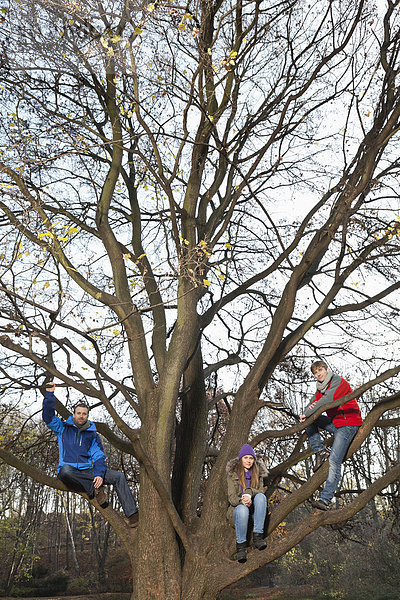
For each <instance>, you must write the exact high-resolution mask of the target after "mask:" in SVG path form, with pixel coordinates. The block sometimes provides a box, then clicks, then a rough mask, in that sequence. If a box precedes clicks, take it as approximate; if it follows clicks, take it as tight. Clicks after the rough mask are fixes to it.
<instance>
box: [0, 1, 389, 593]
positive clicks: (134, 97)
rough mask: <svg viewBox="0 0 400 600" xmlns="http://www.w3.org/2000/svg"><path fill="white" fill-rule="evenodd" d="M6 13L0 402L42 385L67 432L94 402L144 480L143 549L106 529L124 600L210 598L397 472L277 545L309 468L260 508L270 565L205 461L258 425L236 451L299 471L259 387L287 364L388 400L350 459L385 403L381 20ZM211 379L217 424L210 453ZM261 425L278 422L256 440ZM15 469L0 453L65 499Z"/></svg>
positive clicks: (166, 9)
mask: <svg viewBox="0 0 400 600" xmlns="http://www.w3.org/2000/svg"><path fill="white" fill-rule="evenodd" d="M2 13H3V17H2V18H3V25H5V26H6V29H5V33H4V35H3V38H2V40H3V48H4V51H3V57H2V62H1V86H2V102H3V107H4V109H5V111H6V113H7V118H6V119H4V121H3V123H2V132H1V135H2V140H3V144H4V149H3V151H2V155H1V162H0V170H1V173H2V184H1V194H2V197H1V200H0V209H1V210H2V213H3V218H2V221H1V224H2V246H3V250H2V255H1V256H2V258H1V260H2V262H1V274H0V289H1V292H2V298H1V315H2V320H1V327H2V330H3V332H2V335H1V337H0V344H1V346H2V348H3V356H2V359H1V360H2V363H1V373H2V377H3V386H4V389H5V390H7V402H13V399H15V402H17V400H19V398H20V396H19V395H18V392H19V391H21V390H22V391H23V392H24V394H23V396H24V397H26V396H27V395H28V392H29V391H31V390H37V388H38V387H39V386H41V385H42V384H43V383H44V381H46V380H47V379H48V378H56V379H57V381H58V382H62V386H65V390H63V389H62V388H61V389H60V387H59V388H58V394H59V401H58V403H57V410H58V411H59V413H60V414H61V415H62V416H66V415H67V414H68V409H67V408H66V407H68V405H69V402H70V400H73V399H74V398H75V397H76V395H82V394H84V395H85V396H86V397H87V398H88V399H89V400H91V402H92V403H93V404H94V405H95V406H102V407H103V408H104V410H105V411H107V413H108V415H109V417H110V418H111V419H112V420H113V421H114V423H115V424H116V426H117V427H118V429H119V433H118V434H115V433H114V432H113V431H112V429H111V428H110V427H109V426H107V425H106V424H100V425H99V430H100V432H101V433H102V434H103V435H105V437H106V438H107V439H108V440H109V441H110V442H112V443H113V444H114V445H115V446H116V447H117V448H118V449H119V450H121V451H123V452H126V453H128V454H131V455H133V456H135V457H136V459H137V460H138V461H139V463H140V466H141V472H140V514H141V517H140V524H139V528H138V532H137V535H136V534H135V533H132V532H131V531H128V530H127V527H126V526H125V524H124V522H123V520H122V518H121V517H120V516H119V515H118V514H117V513H116V512H115V511H113V509H112V508H111V507H110V508H108V509H106V510H104V511H103V514H104V517H105V518H106V519H108V520H109V522H110V523H111V525H112V526H113V527H114V528H115V530H116V531H117V532H118V534H119V536H120V538H121V540H122V541H123V543H124V544H125V547H126V549H127V551H128V552H129V554H130V556H131V559H132V565H133V567H134V572H135V577H134V598H135V599H137V600H142V599H144V598H150V597H152V598H154V597H156V598H159V599H160V600H161V599H164V598H168V600H174V599H175V598H185V599H186V600H188V599H193V600H194V599H200V598H201V599H202V600H211V599H213V598H215V596H216V594H217V592H218V591H219V590H221V589H222V588H223V587H225V586H226V585H228V584H229V583H232V582H233V581H236V580H238V579H240V578H241V577H243V576H244V575H245V574H246V573H249V572H251V571H252V570H254V569H256V568H257V567H258V566H260V565H262V564H266V563H268V562H270V561H273V560H275V559H276V558H277V557H279V556H281V555H283V554H284V553H285V552H287V551H288V550H289V549H290V548H292V547H293V546H295V545H296V544H297V543H298V542H299V541H300V540H301V539H303V538H304V537H305V536H307V535H308V534H309V533H310V532H311V531H313V530H314V529H316V528H318V527H319V526H320V525H322V524H329V523H331V524H332V523H339V522H342V521H343V520H345V519H348V518H350V517H351V516H352V515H354V514H355V513H356V512H358V511H359V510H360V509H361V508H362V507H363V506H365V505H366V504H367V502H368V501H369V500H370V499H371V498H372V497H374V495H376V494H377V493H378V492H380V491H381V490H382V489H384V488H386V487H387V486H388V485H390V484H392V483H393V482H394V481H395V480H396V479H397V478H398V476H399V469H400V467H399V465H398V463H397V464H395V465H394V466H392V465H389V464H388V465H386V466H387V467H388V469H387V470H386V472H385V473H384V474H383V475H381V476H379V477H378V478H377V479H371V482H370V484H368V487H367V488H366V489H365V490H364V491H363V492H362V493H360V494H359V495H358V496H357V497H356V498H355V499H354V500H353V501H352V502H351V503H349V504H346V505H344V506H343V507H342V508H341V509H340V510H338V511H333V512H330V513H327V514H321V513H313V514H309V515H307V516H306V517H305V518H304V519H302V520H301V521H300V522H298V523H296V524H295V525H294V526H293V527H292V528H290V529H289V530H288V531H287V532H286V533H285V535H275V536H274V535H273V532H274V531H278V528H279V524H280V523H281V522H282V521H283V520H284V519H285V518H286V516H287V515H289V514H290V512H291V511H292V510H293V509H294V508H295V507H296V506H297V505H299V504H300V503H302V502H303V501H304V500H306V499H307V498H308V497H310V495H311V494H312V493H313V492H314V491H315V490H316V489H317V487H318V486H319V485H320V484H321V483H322V482H323V479H324V477H325V476H326V469H327V468H326V466H325V467H323V468H322V469H320V470H319V471H318V472H317V473H316V474H315V475H313V476H312V477H311V478H310V479H308V480H304V479H303V480H298V481H297V482H295V487H294V489H289V490H288V492H290V493H287V494H286V496H285V497H284V498H282V501H281V502H279V504H278V505H277V506H276V508H275V509H274V511H273V513H272V515H271V520H270V528H269V530H270V533H271V534H272V535H271V537H270V542H269V544H268V548H267V550H266V551H265V552H263V553H257V555H256V554H254V553H253V554H252V556H251V557H250V559H249V560H248V562H247V563H246V565H244V566H243V565H239V564H237V563H235V562H232V561H231V560H230V551H229V550H230V548H232V542H233V534H232V533H231V534H228V535H227V533H228V531H229V530H228V526H227V524H226V523H225V512H226V502H227V501H226V483H225V465H226V463H227V460H228V459H229V458H231V457H232V456H234V455H236V453H237V450H238V447H239V446H240V445H241V443H243V442H244V441H246V439H247V438H248V437H249V434H250V431H251V428H252V425H253V423H254V422H255V421H256V420H257V421H258V422H259V421H260V419H261V418H262V419H263V423H264V428H265V429H266V430H265V431H264V432H263V433H258V435H257V437H256V438H254V442H255V443H256V442H257V443H261V442H263V441H265V440H275V447H277V446H278V445H279V444H280V441H281V439H282V438H288V444H289V448H290V455H289V458H288V459H286V460H285V461H284V462H283V463H282V462H281V463H280V464H275V465H273V470H272V472H271V478H270V483H271V485H272V486H273V485H278V484H279V482H280V481H281V480H282V477H283V476H284V475H285V473H287V471H288V469H290V468H292V467H293V466H294V465H296V464H298V463H299V462H300V461H302V460H304V459H305V458H307V456H309V455H310V451H309V450H302V449H301V445H302V442H299V443H298V442H297V439H298V434H299V433H300V431H302V430H303V429H304V425H303V424H301V425H300V424H296V414H295V413H294V412H293V411H292V410H291V406H290V402H291V399H292V396H293V394H294V393H295V392H294V390H295V388H296V382H291V381H290V380H287V381H286V383H285V385H283V386H279V385H278V388H279V389H277V388H276V386H275V384H276V377H277V374H278V373H279V371H278V367H279V365H280V364H282V361H285V360H288V358H289V357H293V356H296V355H301V356H303V357H304V358H309V357H311V356H312V357H315V356H316V355H317V354H318V355H323V356H325V357H328V358H330V357H334V356H335V355H336V354H338V353H340V355H341V356H342V357H343V359H346V361H347V362H348V364H349V370H350V372H351V374H354V373H355V366H354V364H355V358H356V357H359V358H360V359H361V360H363V361H365V362H366V364H368V365H370V366H369V376H368V379H369V381H367V382H363V383H362V385H361V386H360V387H359V388H358V392H357V395H358V396H360V395H361V394H362V393H363V392H365V391H367V390H368V389H371V388H372V387H373V386H379V384H381V383H382V382H384V381H388V380H389V381H391V383H390V386H391V387H390V393H389V394H387V395H385V393H384V389H383V388H382V387H381V388H379V387H375V393H376V398H377V401H376V403H375V405H374V406H373V407H371V410H370V412H369V414H368V417H367V419H366V420H365V423H364V426H363V428H362V429H361V430H360V432H359V434H358V435H357V437H356V438H355V440H354V442H353V444H352V446H351V448H350V451H349V454H350V455H351V454H352V453H353V452H354V451H355V450H356V449H357V448H359V447H360V445H361V443H362V442H363V441H364V440H365V439H366V438H367V437H368V435H369V433H370V432H371V430H372V428H373V427H374V425H375V424H376V423H377V421H378V420H379V418H380V417H381V416H382V415H383V414H384V413H386V412H387V411H391V410H394V409H397V408H398V406H399V402H400V394H399V391H398V388H397V387H396V380H391V378H393V377H394V376H395V375H397V373H398V372H399V370H400V366H399V365H398V364H397V363H396V362H395V358H396V350H397V347H396V344H397V343H398V342H397V340H398V298H399V296H398V289H399V286H400V283H399V278H398V266H399V243H398V234H399V231H400V228H399V220H398V217H399V215H398V179H397V178H398V173H399V162H398V152H396V143H398V142H397V138H398V131H399V116H400V98H399V84H398V67H399V58H398V56H399V54H398V53H399V44H400V35H399V28H398V2H392V1H391V0H388V1H387V3H386V5H385V9H384V10H382V9H379V10H376V11H374V10H373V9H372V8H371V7H370V6H369V3H368V4H367V3H365V2H364V1H359V2H356V3H355V2H353V1H350V0H349V1H344V2H343V1H341V2H335V1H333V2H332V1H326V2H325V1H322V2H319V3H317V4H316V5H315V6H313V5H308V4H305V3H304V2H300V1H297V0H285V1H283V2H281V3H277V4H275V3H273V2H270V1H269V0H268V1H265V2H260V1H258V0H256V1H254V2H249V3H243V2H241V1H239V2H231V1H230V0H218V1H216V2H213V1H211V0H201V2H199V3H197V4H194V3H190V2H189V4H187V5H185V6H183V5H179V4H178V3H175V2H166V3H164V2H154V3H152V4H147V5H145V4H143V5H142V4H140V3H135V2H130V1H129V0H124V2H116V1H115V0H109V1H108V2H104V3H102V2H91V1H81V2H64V1H61V0H60V1H57V0H47V1H44V0H43V1H40V0H38V1H34V0H32V1H28V2H26V3H24V4H23V5H22V4H19V3H15V4H11V3H10V4H4V6H3V9H2ZM332 360H333V358H332ZM350 361H351V362H350ZM235 365H236V366H235ZM351 367H352V368H351ZM210 383H211V384H212V385H214V387H215V388H216V389H217V387H219V388H221V389H222V390H223V396H224V397H225V399H226V403H225V406H226V409H227V411H228V413H229V418H227V419H226V420H227V424H226V429H225V431H224V432H222V433H221V438H220V439H219V440H218V444H217V446H216V447H211V448H210V447H209V444H208V433H209V418H208V413H209V410H210V411H217V410H218V408H217V407H218V404H217V403H216V402H214V401H210V400H209V397H208V395H207V389H208V388H209V386H210ZM278 383H279V382H278ZM300 383H301V382H300ZM211 387H212V386H211ZM270 389H272V390H275V392H274V393H277V392H278V393H279V394H280V399H279V401H278V402H277V401H275V400H271V399H270V396H269V390H270ZM287 389H291V390H292V392H291V396H290V397H289V398H288V401H287V400H286V398H287V396H288V393H287ZM63 392H64V393H63ZM31 393H32V392H31ZM349 399H350V398H349ZM17 405H18V402H17ZM282 405H283V406H282ZM277 409H284V411H286V412H285V414H286V415H287V416H288V418H289V423H288V425H289V427H287V428H285V429H278V430H271V429H270V423H272V422H273V420H274V418H275V416H274V412H273V411H276V410H277ZM317 414H318V413H317ZM270 417H271V418H270ZM306 424H308V423H306ZM392 424H397V422H395V423H392ZM270 443H271V444H272V442H270ZM290 444H291V447H290ZM15 452H16V445H15V444H14V445H13V447H12V448H8V449H7V448H4V449H2V450H1V453H0V456H1V457H2V458H3V460H5V461H6V462H9V463H10V464H11V465H13V466H14V467H16V468H18V469H20V470H23V471H25V472H26V473H28V474H30V475H31V476H32V477H33V478H35V479H37V480H38V481H40V482H41V483H44V484H47V485H51V486H54V487H60V488H62V486H61V485H60V483H59V482H58V481H57V480H56V479H54V478H52V477H50V475H47V474H44V473H42V472H41V471H39V470H38V469H36V468H35V466H34V465H32V464H28V463H27V462H26V461H24V458H23V456H22V457H21V456H19V457H18V456H16V454H15ZM210 455H213V456H214V459H213V462H210V461H209V459H208V456H210ZM278 455H279V454H276V456H278ZM211 467H212V468H211ZM171 474H172V478H171ZM199 498H200V499H201V510H199ZM199 517H200V518H199Z"/></svg>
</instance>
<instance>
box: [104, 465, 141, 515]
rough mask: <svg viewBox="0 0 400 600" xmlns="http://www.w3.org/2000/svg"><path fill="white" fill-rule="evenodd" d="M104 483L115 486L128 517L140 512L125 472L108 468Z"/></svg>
mask: <svg viewBox="0 0 400 600" xmlns="http://www.w3.org/2000/svg"><path fill="white" fill-rule="evenodd" d="M104 483H105V484H106V485H107V484H108V485H113V486H114V487H115V491H116V492H117V496H118V500H119V501H120V503H121V507H122V510H123V511H124V514H125V516H126V518H127V519H129V517H131V516H132V515H134V514H135V513H137V512H138V509H137V505H136V501H135V498H134V496H133V494H132V492H131V489H130V487H129V485H128V482H127V481H126V477H125V475H124V474H123V473H121V472H120V471H114V470H113V469H107V470H106V474H105V475H104Z"/></svg>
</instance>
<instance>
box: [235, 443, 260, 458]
mask: <svg viewBox="0 0 400 600" xmlns="http://www.w3.org/2000/svg"><path fill="white" fill-rule="evenodd" d="M249 455H250V456H254V460H256V455H255V453H254V450H253V448H252V447H251V446H250V444H244V446H242V447H241V448H240V452H239V456H238V460H240V459H241V458H242V457H243V456H249Z"/></svg>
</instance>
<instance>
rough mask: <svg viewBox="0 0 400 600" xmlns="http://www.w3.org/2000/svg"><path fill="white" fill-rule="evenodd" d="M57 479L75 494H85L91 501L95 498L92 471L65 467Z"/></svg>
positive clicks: (61, 469)
mask: <svg viewBox="0 0 400 600" xmlns="http://www.w3.org/2000/svg"><path fill="white" fill-rule="evenodd" d="M57 477H58V479H60V480H61V481H62V482H63V483H65V485H66V486H67V487H69V488H70V489H71V490H73V491H74V492H85V493H86V494H87V495H88V496H89V498H90V499H92V498H94V486H93V470H92V469H76V468H75V467H72V466H71V465H63V466H62V467H61V468H60V470H59V472H58V474H57Z"/></svg>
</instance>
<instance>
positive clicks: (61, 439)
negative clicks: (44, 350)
mask: <svg viewBox="0 0 400 600" xmlns="http://www.w3.org/2000/svg"><path fill="white" fill-rule="evenodd" d="M54 389H55V384H54V383H53V382H50V383H48V384H47V385H46V394H45V399H44V403H43V412H42V417H43V421H44V422H45V423H46V425H47V427H49V428H50V429H51V430H52V431H54V433H55V434H56V436H57V440H58V454H59V462H58V469H57V477H58V478H59V479H61V481H62V482H63V483H65V485H66V486H67V487H68V488H70V489H71V490H74V491H75V492H86V494H87V495H88V496H89V498H90V499H92V498H94V497H95V496H96V499H97V501H98V503H99V505H100V506H101V508H107V506H108V502H107V496H106V493H105V490H104V484H106V485H107V484H109V485H114V487H115V490H116V492H117V496H118V498H119V501H120V503H121V506H122V510H123V511H124V513H125V516H126V518H127V520H128V524H129V525H130V527H136V525H137V523H138V517H139V514H138V509H137V506H136V502H135V498H134V497H133V494H132V492H131V490H130V488H129V486H128V482H127V481H126V479H125V475H124V474H123V473H121V472H120V471H114V470H113V469H108V468H107V465H106V460H105V456H104V450H103V446H102V443H101V440H100V437H99V434H98V433H97V431H96V426H95V424H94V423H92V421H89V419H88V415H89V407H88V406H87V404H86V403H85V402H78V404H76V405H75V407H74V412H73V414H72V416H71V417H68V419H67V420H66V421H62V420H61V419H60V418H59V417H56V416H55V397H54Z"/></svg>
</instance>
